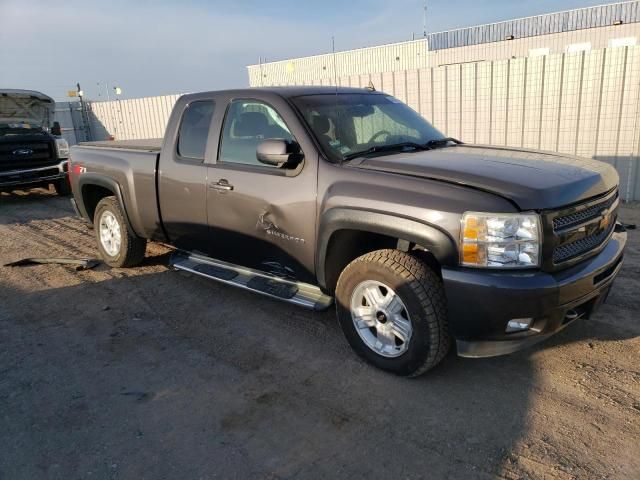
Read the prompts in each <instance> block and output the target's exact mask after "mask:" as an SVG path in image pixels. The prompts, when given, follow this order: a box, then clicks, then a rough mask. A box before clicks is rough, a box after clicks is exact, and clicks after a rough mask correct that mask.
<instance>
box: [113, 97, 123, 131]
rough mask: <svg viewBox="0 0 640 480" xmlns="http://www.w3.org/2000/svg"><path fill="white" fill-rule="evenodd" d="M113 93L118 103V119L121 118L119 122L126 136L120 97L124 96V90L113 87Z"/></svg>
mask: <svg viewBox="0 0 640 480" xmlns="http://www.w3.org/2000/svg"><path fill="white" fill-rule="evenodd" d="M113 92H114V93H115V95H116V102H117V105H118V117H120V119H119V122H120V127H122V129H121V132H123V135H124V122H123V119H122V105H120V95H122V89H121V88H120V87H113Z"/></svg>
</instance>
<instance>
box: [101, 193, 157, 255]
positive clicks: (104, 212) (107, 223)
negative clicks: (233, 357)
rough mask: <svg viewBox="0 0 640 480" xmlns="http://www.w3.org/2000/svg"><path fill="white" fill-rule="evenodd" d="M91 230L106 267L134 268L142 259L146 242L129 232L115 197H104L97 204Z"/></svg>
mask: <svg viewBox="0 0 640 480" xmlns="http://www.w3.org/2000/svg"><path fill="white" fill-rule="evenodd" d="M93 229H94V231H95V232H96V241H97V243H98V250H99V251H100V256H101V257H102V259H103V260H104V262H105V263H106V264H107V265H110V266H112V267H135V266H136V265H138V264H140V262H142V260H143V259H144V254H145V251H146V249H147V241H146V239H144V238H140V237H138V236H136V235H135V234H134V233H132V232H130V231H129V229H128V228H127V223H126V221H125V219H124V215H123V214H122V210H121V209H120V205H119V204H118V201H117V200H116V198H115V197H105V198H103V199H102V200H100V201H99V202H98V205H97V206H96V213H95V215H94V216H93Z"/></svg>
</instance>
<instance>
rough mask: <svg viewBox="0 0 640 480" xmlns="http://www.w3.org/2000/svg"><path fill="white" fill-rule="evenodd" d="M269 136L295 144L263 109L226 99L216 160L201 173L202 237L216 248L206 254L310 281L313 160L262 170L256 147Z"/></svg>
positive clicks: (274, 116)
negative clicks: (204, 185) (205, 226)
mask: <svg viewBox="0 0 640 480" xmlns="http://www.w3.org/2000/svg"><path fill="white" fill-rule="evenodd" d="M269 138H280V139H286V140H291V141H295V138H294V136H293V134H292V133H291V130H290V129H289V127H288V126H287V124H286V123H285V121H284V119H283V117H282V116H281V115H280V114H279V113H278V112H277V111H276V109H275V108H274V107H272V106H271V105H269V104H267V103H265V102H263V101H259V100H252V99H234V100H231V101H230V103H229V106H228V109H227V113H226V117H225V119H224V123H223V126H222V134H221V138H220V145H219V154H218V159H217V162H216V163H215V164H213V165H210V166H209V168H208V174H207V176H208V193H207V212H208V219H209V226H210V232H211V233H210V239H211V241H212V242H213V244H214V245H215V249H217V250H218V253H216V254H215V255H214V256H215V257H216V258H220V259H222V260H226V261H229V262H232V263H235V264H239V265H243V266H248V267H252V268H257V269H259V270H262V271H266V272H270V273H275V274H277V275H280V276H286V277H290V278H296V279H298V280H301V281H311V279H312V278H313V277H314V272H313V270H314V251H315V250H314V244H315V216H316V176H317V163H316V161H315V160H316V159H314V158H312V157H310V158H305V159H304V160H303V162H302V163H301V164H300V165H298V166H297V167H296V168H295V169H293V170H286V169H284V168H278V167H275V166H269V165H265V164H262V163H260V162H259V161H258V160H257V159H256V149H257V147H258V145H259V144H260V143H261V142H262V141H263V140H265V139H269ZM303 148H304V147H303ZM303 153H304V151H303Z"/></svg>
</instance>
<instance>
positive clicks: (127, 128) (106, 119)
mask: <svg viewBox="0 0 640 480" xmlns="http://www.w3.org/2000/svg"><path fill="white" fill-rule="evenodd" d="M178 97H180V95H164V96H160V97H145V98H132V99H129V100H112V101H110V102H88V109H87V110H88V116H89V120H90V128H91V134H92V137H93V138H94V139H107V138H110V137H114V138H117V139H118V140H131V139H138V138H161V137H163V136H164V130H165V128H166V126H167V121H168V120H169V115H170V114H171V110H172V109H173V105H174V104H175V103H176V100H178Z"/></svg>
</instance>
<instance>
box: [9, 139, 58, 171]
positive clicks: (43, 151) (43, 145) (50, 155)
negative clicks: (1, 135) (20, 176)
mask: <svg viewBox="0 0 640 480" xmlns="http://www.w3.org/2000/svg"><path fill="white" fill-rule="evenodd" d="M20 149H29V150H31V151H32V152H33V153H32V154H30V155H16V154H15V153H13V152H15V151H16V150H20ZM57 163H58V160H57V159H56V156H55V155H54V150H53V144H52V143H49V142H33V141H26V142H11V143H0V172H7V171H11V170H21V169H28V168H38V167H47V166H49V165H55V164H57Z"/></svg>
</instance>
